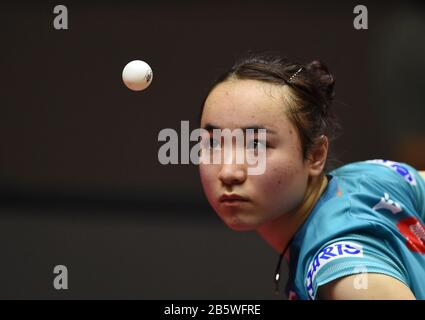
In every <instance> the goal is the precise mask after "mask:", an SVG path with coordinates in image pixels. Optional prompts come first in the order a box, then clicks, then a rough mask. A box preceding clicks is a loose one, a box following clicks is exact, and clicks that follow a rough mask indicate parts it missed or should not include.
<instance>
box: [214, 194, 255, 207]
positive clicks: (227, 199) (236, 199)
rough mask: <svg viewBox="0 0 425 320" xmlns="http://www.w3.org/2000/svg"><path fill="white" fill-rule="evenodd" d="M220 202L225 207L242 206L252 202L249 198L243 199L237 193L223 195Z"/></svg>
mask: <svg viewBox="0 0 425 320" xmlns="http://www.w3.org/2000/svg"><path fill="white" fill-rule="evenodd" d="M219 200H220V202H221V203H222V204H224V205H240V204H242V203H245V202H249V201H250V200H249V198H247V197H243V196H241V195H239V194H236V193H231V194H223V195H222V196H221V197H220V199H219Z"/></svg>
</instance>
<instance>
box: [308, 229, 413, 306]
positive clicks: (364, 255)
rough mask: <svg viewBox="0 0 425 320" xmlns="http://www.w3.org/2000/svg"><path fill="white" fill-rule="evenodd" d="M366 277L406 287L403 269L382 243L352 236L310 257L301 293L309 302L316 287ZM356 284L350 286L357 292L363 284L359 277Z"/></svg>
mask: <svg viewBox="0 0 425 320" xmlns="http://www.w3.org/2000/svg"><path fill="white" fill-rule="evenodd" d="M366 273H380V274H385V275H388V276H391V277H394V278H396V279H398V280H399V281H401V282H403V283H404V284H406V285H407V286H408V276H407V271H406V269H405V268H404V266H403V264H402V263H401V261H400V260H399V259H398V258H397V256H396V254H395V253H394V252H393V251H392V250H391V249H390V248H389V246H388V244H386V243H385V241H383V240H382V239H374V238H373V237H370V236H359V235H353V236H349V237H343V238H339V239H336V240H333V241H330V242H328V243H327V244H326V245H324V246H322V247H321V248H320V249H319V250H318V251H317V252H316V253H315V254H314V255H312V258H311V259H310V260H309V263H308V268H307V269H306V271H305V290H306V293H307V295H308V297H309V298H310V299H315V298H316V294H317V290H318V288H319V287H320V286H322V285H325V284H327V283H329V282H331V281H333V280H336V279H338V278H341V277H344V276H348V275H354V274H366ZM363 278H364V277H363ZM358 280H359V281H357V282H356V281H354V282H353V286H354V288H357V289H359V290H361V289H362V288H364V287H363V286H364V285H367V283H364V281H362V278H361V277H359V278H358Z"/></svg>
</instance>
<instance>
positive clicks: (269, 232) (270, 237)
mask: <svg viewBox="0 0 425 320" xmlns="http://www.w3.org/2000/svg"><path fill="white" fill-rule="evenodd" d="M327 184H328V179H327V177H326V176H325V175H323V177H320V178H316V179H315V180H312V181H311V182H310V184H309V185H308V187H307V189H306V192H305V194H304V198H303V200H302V201H301V204H300V205H299V206H298V207H297V208H296V209H295V210H293V211H292V212H289V213H285V214H282V215H281V216H279V217H278V218H276V219H275V220H272V221H270V222H268V223H265V224H263V225H262V226H260V227H259V228H258V229H257V233H258V234H259V235H260V236H261V237H262V238H263V239H264V240H265V241H266V242H267V243H268V244H269V245H270V246H271V247H272V248H273V249H275V250H276V251H277V252H279V253H281V252H282V251H283V250H285V248H287V247H288V244H289V242H290V241H291V239H292V237H293V236H294V234H295V232H296V231H297V230H298V228H299V227H300V226H301V225H302V224H303V222H304V221H305V220H306V219H307V217H308V216H309V214H310V212H311V211H312V209H313V208H314V205H315V204H316V202H317V201H318V200H319V198H320V196H321V195H322V193H323V191H324V190H325V188H326V186H327Z"/></svg>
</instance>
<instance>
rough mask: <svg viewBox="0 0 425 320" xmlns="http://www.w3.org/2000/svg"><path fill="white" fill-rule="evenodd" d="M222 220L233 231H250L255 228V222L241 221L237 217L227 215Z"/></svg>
mask: <svg viewBox="0 0 425 320" xmlns="http://www.w3.org/2000/svg"><path fill="white" fill-rule="evenodd" d="M223 220H224V223H225V224H226V225H227V226H228V227H229V228H230V229H232V230H233V231H252V230H255V229H256V228H257V225H256V224H253V223H249V222H247V221H243V220H241V219H239V218H238V217H235V216H233V217H227V218H225V219H223Z"/></svg>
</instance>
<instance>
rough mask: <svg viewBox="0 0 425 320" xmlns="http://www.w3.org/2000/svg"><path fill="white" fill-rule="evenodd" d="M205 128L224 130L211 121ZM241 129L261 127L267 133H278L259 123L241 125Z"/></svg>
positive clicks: (208, 129) (257, 128)
mask: <svg viewBox="0 0 425 320" xmlns="http://www.w3.org/2000/svg"><path fill="white" fill-rule="evenodd" d="M203 129H205V130H207V131H212V130H214V129H220V130H222V128H220V127H218V126H215V125H213V124H211V123H207V124H206V125H205V126H204V128H203ZM239 129H242V130H247V129H252V130H260V129H263V130H266V131H267V133H272V134H276V131H275V130H272V129H268V128H266V127H264V126H258V125H248V126H245V127H241V128H239Z"/></svg>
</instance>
